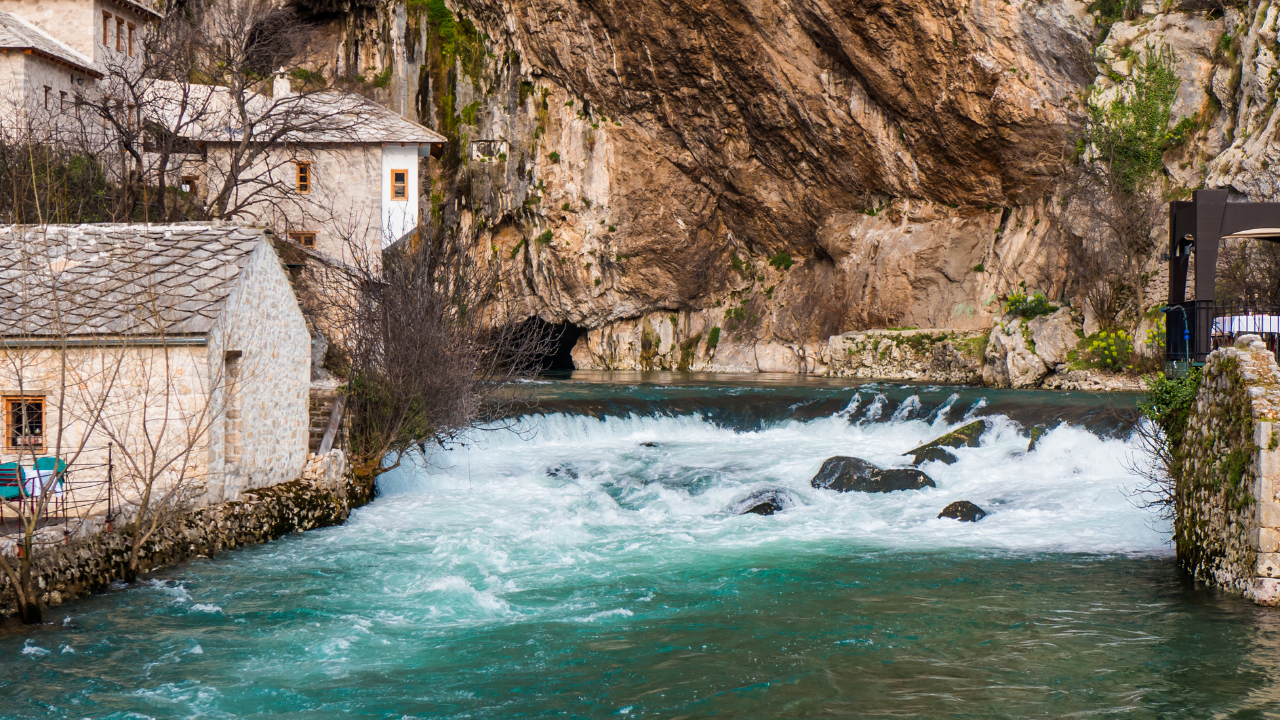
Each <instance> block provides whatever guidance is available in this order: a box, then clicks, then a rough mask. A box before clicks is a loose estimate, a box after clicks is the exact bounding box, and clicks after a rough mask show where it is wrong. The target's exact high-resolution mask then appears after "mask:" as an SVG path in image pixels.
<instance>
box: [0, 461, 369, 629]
mask: <svg viewBox="0 0 1280 720" xmlns="http://www.w3.org/2000/svg"><path fill="white" fill-rule="evenodd" d="M373 492H374V488H373V487H360V486H357V485H356V484H355V483H354V481H353V480H352V479H351V477H350V475H349V473H348V472H347V468H346V460H345V458H344V457H343V454H342V453H341V452H340V451H337V450H334V451H331V452H330V453H328V454H326V455H323V456H318V457H317V456H312V458H311V459H310V460H309V461H308V462H307V465H306V466H305V467H304V468H303V470H302V473H301V474H300V476H299V477H298V478H296V479H294V480H291V481H289V482H285V483H280V484H277V485H272V486H270V487H265V488H258V489H253V490H246V491H244V492H243V493H242V497H241V499H239V500H235V501H232V502H227V503H222V504H219V505H212V506H208V507H202V508H197V509H193V510H191V511H189V512H187V513H185V514H184V515H183V516H182V517H180V518H178V519H177V520H176V521H175V522H173V523H170V524H168V525H167V526H166V527H164V528H162V529H161V530H160V531H158V532H157V534H156V535H155V536H154V537H153V538H152V539H151V540H150V541H149V542H148V543H147V544H146V546H145V547H144V548H143V552H142V555H141V561H142V567H141V574H147V573H151V572H154V571H155V570H157V569H160V568H164V567H169V566H172V565H177V564H179V563H183V562H186V561H189V560H192V559H194V558H200V557H213V556H215V555H217V554H218V553H221V552H224V551H226V550H231V549H234V548H238V547H244V546H247V545H256V544H260V543H264V542H268V541H270V540H275V539H276V538H279V537H281V536H283V535H287V534H288V533H291V532H298V531H303V530H312V529H315V528H321V527H329V526H332V525H339V524H341V523H343V522H345V521H346V519H347V517H348V516H349V515H350V514H351V510H352V509H354V508H356V507H360V506H361V505H364V504H366V503H368V502H369V501H370V500H371V499H372V498H373ZM83 527H84V530H82V531H81V532H80V533H78V536H77V537H75V538H67V537H66V535H65V534H64V533H63V531H62V527H61V526H51V527H47V528H45V529H44V530H42V531H41V532H40V534H39V536H38V539H39V541H40V544H41V545H42V546H43V549H42V550H41V552H40V556H39V557H38V559H37V560H36V562H35V565H34V567H33V569H32V574H33V576H34V577H35V579H36V584H37V585H38V586H39V587H40V589H41V591H42V594H41V596H40V602H41V604H43V605H45V606H47V607H56V606H58V605H61V604H62V603H65V602H67V601H68V600H71V599H73V598H76V597H81V596H84V595H87V594H90V593H93V592H98V591H101V590H105V589H107V588H108V587H110V586H111V585H112V583H115V582H117V581H119V580H121V579H122V578H124V577H125V572H126V569H127V566H128V559H129V551H128V548H129V545H128V540H127V538H125V537H124V536H123V534H122V533H121V532H120V530H119V525H118V524H117V526H116V527H115V528H110V529H109V528H107V527H106V526H105V522H104V519H103V518H90V519H89V520H88V521H87V522H85V523H84V524H83ZM0 552H4V553H5V554H7V555H9V556H11V557H12V556H14V555H16V552H17V548H16V545H15V543H14V540H13V538H12V537H7V538H0ZM16 612H17V607H16V601H15V599H14V592H13V590H12V588H11V586H10V584H9V580H8V578H7V577H6V576H4V575H0V618H3V617H8V616H11V615H13V614H15V613H16Z"/></svg>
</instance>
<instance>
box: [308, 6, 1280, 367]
mask: <svg viewBox="0 0 1280 720" xmlns="http://www.w3.org/2000/svg"><path fill="white" fill-rule="evenodd" d="M427 5H432V4H431V3H426V4H423V3H415V4H414V5H413V6H412V7H409V6H407V5H404V4H402V3H401V1H400V0H363V1H362V2H358V3H354V4H350V5H348V6H343V7H344V8H345V9H341V8H337V6H334V5H333V4H331V3H323V2H319V0H307V2H304V3H303V6H304V7H310V8H312V10H313V11H314V12H315V13H316V17H317V18H319V19H320V22H321V25H322V26H324V27H325V30H324V32H323V33H322V38H321V39H319V40H317V43H316V46H315V48H314V53H313V57H312V58H311V59H310V60H309V61H308V62H309V63H310V65H309V66H310V67H311V68H312V69H318V70H323V71H325V72H335V71H336V72H340V73H348V74H351V73H359V77H360V78H361V79H362V80H365V81H366V82H365V83H364V84H363V85H361V86H360V87H361V88H363V89H364V91H365V92H367V93H369V94H371V95H372V96H374V97H376V98H378V99H380V100H381V101H383V102H385V103H387V104H388V105H389V106H391V107H393V108H395V109H397V110H399V111H401V112H403V113H405V114H406V115H407V116H410V117H413V118H415V119H418V120H420V121H421V122H423V123H424V124H426V125H428V126H430V127H432V128H434V129H437V130H439V131H441V132H442V133H444V134H446V135H447V136H449V137H450V138H451V141H452V144H451V147H450V150H449V152H448V153H447V154H446V157H445V158H444V159H443V160H442V161H440V162H438V163H432V164H431V168H430V171H429V173H428V175H429V176H430V177H428V178H426V182H425V183H424V188H426V189H425V195H424V199H423V202H424V208H423V216H424V217H431V218H433V219H434V221H435V222H436V223H438V227H439V228H440V231H441V232H450V233H457V234H459V235H460V236H462V237H464V238H466V239H467V240H468V241H469V242H472V243H473V244H474V247H475V248H476V251H477V254H478V256H479V257H478V261H483V262H485V263H498V264H501V265H502V266H503V268H504V269H505V271H506V272H505V274H504V277H505V278H506V280H504V283H503V285H504V291H507V292H508V293H509V297H510V298H511V301H512V302H511V304H510V305H509V307H510V313H511V314H512V315H514V316H516V317H527V316H529V315H539V316H541V317H543V318H544V319H546V320H549V321H553V322H563V321H568V322H572V323H575V324H577V325H578V326H580V327H583V328H585V329H587V330H588V331H589V333H588V336H587V338H586V339H584V340H583V341H582V344H581V345H580V347H579V348H578V350H577V352H576V353H575V357H576V358H578V360H579V363H580V367H592V368H642V367H670V368H678V367H689V368H702V369H766V368H767V369H774V370H776V369H783V368H787V369H793V370H794V369H800V368H814V367H818V366H820V365H821V364H822V361H821V358H820V356H821V348H822V347H824V346H825V344H826V341H827V339H828V338H829V337H832V336H835V335H839V334H843V333H848V332H854V331H860V330H864V329H871V328H885V327H934V328H955V329H964V330H967V329H985V328H989V327H991V326H993V325H994V324H995V323H996V322H997V321H998V320H999V314H1000V310H999V305H998V303H997V302H996V301H997V300H998V298H999V297H1000V296H1001V295H1002V294H1004V293H1008V292H1010V291H1012V290H1013V289H1015V288H1017V287H1018V286H1019V283H1021V282H1026V283H1027V286H1028V287H1029V288H1031V289H1038V290H1041V291H1044V292H1046V293H1047V294H1049V296H1050V297H1052V298H1054V299H1055V300H1056V299H1058V298H1059V297H1061V294H1062V293H1063V291H1064V290H1065V289H1066V287H1065V286H1066V280H1067V278H1068V275H1067V272H1066V268H1065V259H1064V243H1065V242H1067V240H1066V239H1064V235H1063V233H1062V232H1061V230H1060V228H1061V223H1062V221H1063V218H1062V217H1060V215H1059V213H1060V205H1059V203H1058V202H1057V201H1056V199H1055V198H1056V197H1057V196H1056V192H1057V188H1056V183H1057V181H1058V176H1059V173H1060V172H1061V170H1062V169H1063V167H1064V163H1066V162H1068V161H1069V156H1070V150H1069V147H1068V146H1069V144H1070V143H1069V142H1068V138H1069V137H1070V135H1071V132H1072V128H1073V127H1075V126H1076V125H1077V124H1078V123H1079V122H1080V120H1081V118H1082V117H1083V113H1084V111H1085V107H1086V102H1087V95H1088V92H1089V88H1090V87H1092V86H1096V87H1097V88H1099V90H1100V92H1101V95H1100V97H1102V98H1106V97H1108V93H1110V95H1111V96H1114V94H1115V92H1116V87H1117V86H1118V84H1120V83H1123V82H1124V81H1125V78H1126V77H1127V76H1128V75H1129V74H1130V73H1131V72H1132V69H1133V67H1134V63H1135V62H1136V59H1137V58H1140V57H1141V55H1142V53H1143V52H1144V51H1145V48H1146V47H1147V46H1151V47H1153V48H1158V47H1164V48H1167V49H1168V50H1169V51H1170V52H1171V53H1172V54H1173V56H1174V57H1175V58H1176V63H1175V65H1176V70H1177V72H1178V74H1179V77H1180V78H1181V79H1182V85H1181V87H1180V89H1179V92H1178V98H1177V101H1176V103H1175V105H1174V108H1173V118H1172V119H1171V123H1170V125H1171V127H1172V126H1174V125H1177V124H1178V123H1180V122H1182V121H1184V120H1187V121H1189V122H1191V123H1192V125H1191V129H1190V130H1188V131H1187V133H1186V137H1185V139H1184V140H1182V141H1180V142H1178V143H1175V144H1173V145H1172V146H1171V147H1170V149H1169V151H1168V152H1167V153H1166V154H1165V158H1164V159H1165V168H1166V170H1167V171H1168V174H1169V180H1170V190H1171V191H1174V190H1176V189H1177V188H1179V187H1183V188H1191V187H1195V186H1197V185H1199V184H1200V182H1201V181H1202V180H1204V181H1205V182H1207V183H1208V184H1209V185H1210V186H1219V185H1222V184H1227V185H1230V186H1231V187H1234V188H1236V189H1237V190H1238V191H1240V192H1241V193H1245V194H1248V195H1249V196H1250V197H1253V198H1254V199H1268V198H1269V197H1270V195H1271V194H1273V193H1274V188H1273V187H1272V184H1271V183H1273V180H1272V179H1270V176H1269V174H1268V173H1267V168H1268V167H1269V162H1270V161H1268V160H1267V159H1266V158H1268V157H1271V156H1272V155H1273V154H1277V153H1280V150H1277V149H1276V147H1275V142H1274V141H1273V140H1272V135H1273V133H1272V132H1271V130H1272V129H1274V128H1272V127H1271V125H1272V124H1273V123H1274V120H1273V116H1274V115H1275V109H1274V107H1275V104H1274V102H1273V96H1274V90H1275V79H1274V78H1273V75H1272V73H1271V70H1270V68H1271V67H1272V66H1273V65H1274V46H1275V35H1274V28H1275V22H1276V17H1275V16H1276V10H1275V9H1274V8H1272V7H1271V4H1269V3H1261V2H1257V1H1256V0H1255V1H1254V2H1243V1H1242V0H1241V1H1228V2H1226V3H1196V2H1181V3H1164V4H1156V3H1144V4H1143V6H1142V7H1143V12H1142V14H1141V15H1140V16H1139V17H1137V18H1135V19H1133V20H1129V21H1120V22H1117V23H1115V24H1114V25H1112V26H1110V28H1109V30H1107V31H1106V33H1105V36H1104V31H1103V29H1102V27H1101V26H1100V25H1099V22H1098V16H1097V15H1096V13H1095V11H1094V10H1090V9H1089V7H1088V6H1087V5H1086V4H1085V3H1083V2H1077V1H1075V0H1065V1H1063V2H1052V3H1009V2H1004V1H1003V0H926V1H924V2H919V1H915V0H912V1H908V0H886V1H885V2H877V3H870V4H868V3H865V2H861V1H859V0H837V1H836V2H829V3H825V4H823V3H818V4H815V3H812V2H801V3H799V4H794V3H793V4H787V5H752V4H741V3H734V2H727V1H724V0H713V1H712V2H711V3H710V4H708V3H702V4H697V5H691V4H688V3H681V2H677V3H675V4H674V5H673V4H670V3H666V4H661V5H658V4H654V3H652V2H651V1H650V0H609V1H608V2H605V3H603V4H601V3H583V2H581V1H580V0H531V1H530V2H524V3H515V4H513V3H508V2H505V1H504V0H450V2H449V3H448V8H449V9H450V10H451V11H452V12H453V13H454V16H455V17H456V18H457V20H458V25H457V28H456V33H455V36H454V37H456V40H449V41H448V42H445V41H444V40H442V38H441V34H440V31H439V27H438V25H437V24H435V23H436V20H433V18H437V16H438V14H439V13H438V11H437V10H427V9H424V8H425V7H426V6H427ZM433 7H434V5H433ZM1095 9H1096V8H1095ZM339 10H340V11H339ZM472 24H473V25H472ZM468 27H471V28H473V29H474V32H472V31H471V30H467V28H468ZM473 41H474V43H475V44H476V47H475V48H473V49H471V50H466V48H471V45H467V43H471V42H473ZM464 45H465V46H466V48H464V47H463V46H464ZM1095 46H1096V47H1095ZM459 48H463V49H461V50H460V49H459ZM476 48H478V49H476ZM464 50H465V51H464ZM375 79H376V81H375ZM1158 254H1159V248H1158V247H1157V248H1156V251H1155V252H1154V253H1153V254H1152V257H1151V259H1150V263H1149V265H1150V267H1149V269H1150V273H1149V276H1150V282H1149V284H1150V285H1151V288H1150V289H1149V291H1147V292H1143V293H1141V294H1142V299H1141V304H1142V308H1140V310H1143V311H1145V310H1146V309H1148V308H1149V307H1150V306H1151V305H1153V304H1155V303H1156V302H1158V301H1159V300H1160V299H1161V298H1162V297H1163V295H1164V290H1165V285H1164V284H1162V283H1163V282H1165V281H1164V280H1163V279H1162V275H1161V273H1162V266H1161V264H1160V263H1159V261H1158ZM671 315H675V316H676V317H677V318H679V319H678V321H677V322H676V323H675V325H676V326H678V327H676V328H675V329H673V330H663V329H662V327H661V325H662V324H663V323H662V322H661V321H662V319H663V318H669V317H670V316H671ZM743 318H747V319H749V322H743V321H742V319H743ZM729 324H734V325H735V326H736V327H737V330H736V332H734V333H733V337H732V338H730V337H727V335H728V331H727V327H728V325H729ZM645 327H648V330H647V331H646V330H645V329H644V328H645ZM715 327H719V328H720V329H721V333H722V336H725V337H724V339H722V340H721V341H720V343H719V344H717V345H716V347H714V348H709V347H707V345H706V341H707V339H708V334H709V333H710V332H711V331H712V329H713V328H715ZM1145 329H1146V328H1145V326H1144V327H1143V328H1141V329H1140V333H1141V332H1145ZM646 333H648V334H649V335H652V336H655V337H658V338H663V337H666V335H669V336H670V337H669V338H667V339H665V340H660V342H658V343H657V344H656V345H655V344H654V343H652V342H649V343H646V342H645V340H644V338H645V336H646ZM664 333H666V335H664ZM698 335H701V338H700V339H699V340H698V341H697V342H696V343H695V342H694V337H695V336H698ZM694 345H697V346H698V347H697V349H696V350H694V351H693V352H690V350H689V348H691V347H693V346H694ZM655 347H656V348H657V349H655ZM815 349H816V352H817V355H815V354H814V353H815ZM1047 370H1052V368H1047Z"/></svg>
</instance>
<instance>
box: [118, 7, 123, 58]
mask: <svg viewBox="0 0 1280 720" xmlns="http://www.w3.org/2000/svg"><path fill="white" fill-rule="evenodd" d="M116 52H124V18H122V17H120V16H119V15H117V16H116Z"/></svg>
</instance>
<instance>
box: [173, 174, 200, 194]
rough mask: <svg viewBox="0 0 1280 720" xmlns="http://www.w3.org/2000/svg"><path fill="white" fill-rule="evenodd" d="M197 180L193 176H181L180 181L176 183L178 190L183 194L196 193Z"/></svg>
mask: <svg viewBox="0 0 1280 720" xmlns="http://www.w3.org/2000/svg"><path fill="white" fill-rule="evenodd" d="M197 179H198V178H196V176H195V175H183V176H182V180H181V181H180V182H179V183H178V188H179V189H181V190H182V192H184V193H193V192H195V191H196V180H197Z"/></svg>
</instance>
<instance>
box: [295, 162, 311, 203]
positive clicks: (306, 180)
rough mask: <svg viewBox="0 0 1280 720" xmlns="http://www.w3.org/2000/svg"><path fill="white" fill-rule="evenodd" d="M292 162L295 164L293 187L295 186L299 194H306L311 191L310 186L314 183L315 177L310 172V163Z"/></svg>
mask: <svg viewBox="0 0 1280 720" xmlns="http://www.w3.org/2000/svg"><path fill="white" fill-rule="evenodd" d="M294 164H295V165H296V166H297V168H296V172H297V177H296V178H294V187H295V188H297V190H298V193H299V194H302V195H307V194H309V193H310V192H311V186H312V185H313V184H314V183H315V178H314V177H312V173H311V163H309V162H298V163H294Z"/></svg>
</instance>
